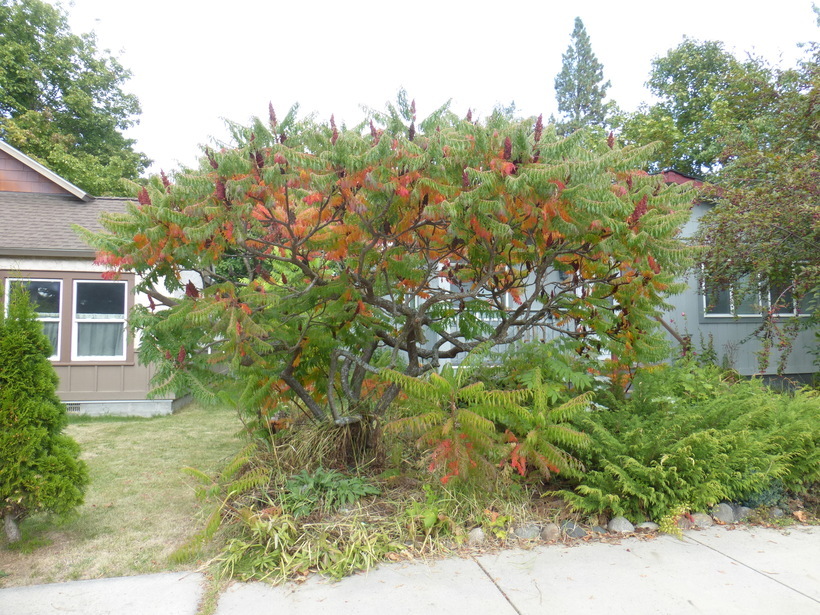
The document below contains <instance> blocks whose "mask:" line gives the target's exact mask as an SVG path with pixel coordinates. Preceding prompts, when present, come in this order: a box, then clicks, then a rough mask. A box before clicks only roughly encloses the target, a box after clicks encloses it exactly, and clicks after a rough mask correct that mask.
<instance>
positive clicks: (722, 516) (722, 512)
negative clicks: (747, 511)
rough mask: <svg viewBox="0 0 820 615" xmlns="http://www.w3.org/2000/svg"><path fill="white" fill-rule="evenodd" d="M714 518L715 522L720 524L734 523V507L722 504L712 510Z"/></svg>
mask: <svg viewBox="0 0 820 615" xmlns="http://www.w3.org/2000/svg"><path fill="white" fill-rule="evenodd" d="M712 517H714V519H715V521H717V522H718V523H724V524H728V523H734V522H735V511H733V510H732V507H731V506H729V505H728V504H727V503H726V502H721V503H720V504H718V505H717V506H715V507H714V508H713V509H712Z"/></svg>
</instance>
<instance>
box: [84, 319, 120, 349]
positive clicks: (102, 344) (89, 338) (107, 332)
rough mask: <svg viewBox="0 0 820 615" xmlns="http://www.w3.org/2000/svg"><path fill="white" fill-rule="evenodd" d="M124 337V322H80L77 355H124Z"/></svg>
mask: <svg viewBox="0 0 820 615" xmlns="http://www.w3.org/2000/svg"><path fill="white" fill-rule="evenodd" d="M123 338H124V336H123V324H122V323H119V322H94V323H79V324H78V325H77V356H80V357H117V356H122V355H123V354H124V352H123Z"/></svg>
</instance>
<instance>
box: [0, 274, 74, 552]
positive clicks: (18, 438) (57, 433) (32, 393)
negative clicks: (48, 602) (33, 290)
mask: <svg viewBox="0 0 820 615" xmlns="http://www.w3.org/2000/svg"><path fill="white" fill-rule="evenodd" d="M51 352H52V350H51V344H50V343H49V341H48V338H47V337H46V336H45V334H44V333H43V329H42V326H41V325H40V323H39V322H38V321H37V318H36V315H35V313H34V310H33V308H32V307H31V305H30V303H29V300H28V295H27V294H26V292H25V291H24V290H23V289H22V288H21V287H16V288H13V289H12V292H11V296H10V301H9V306H8V313H7V314H5V315H4V313H3V311H2V310H0V516H2V517H3V518H4V524H5V530H6V535H7V537H8V539H9V541H10V542H15V541H17V540H19V539H20V538H21V534H20V530H19V527H18V525H17V523H18V521H20V520H21V519H23V518H24V517H26V516H28V515H30V514H32V513H34V512H54V513H57V514H61V513H66V512H68V511H70V510H71V509H72V508H74V507H75V506H77V505H79V504H81V503H82V500H83V491H84V488H85V485H86V484H87V483H88V473H87V469H86V466H85V464H84V463H83V462H82V461H80V460H79V459H78V455H79V446H78V445H77V443H76V442H75V441H74V440H72V439H71V438H70V437H68V436H66V435H64V434H62V430H63V427H64V426H65V424H66V412H65V407H64V406H63V404H62V403H60V400H59V398H58V397H57V394H56V390H57V374H56V373H55V372H54V368H53V367H52V366H51V363H50V362H49V360H48V357H49V355H51Z"/></svg>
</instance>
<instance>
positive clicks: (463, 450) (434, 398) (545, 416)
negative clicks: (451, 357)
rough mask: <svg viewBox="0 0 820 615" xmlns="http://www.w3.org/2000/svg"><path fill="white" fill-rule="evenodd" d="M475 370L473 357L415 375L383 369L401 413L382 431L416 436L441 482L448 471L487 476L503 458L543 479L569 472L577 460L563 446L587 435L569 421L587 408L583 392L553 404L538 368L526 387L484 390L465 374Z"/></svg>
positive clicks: (572, 446) (574, 446) (571, 447)
mask: <svg viewBox="0 0 820 615" xmlns="http://www.w3.org/2000/svg"><path fill="white" fill-rule="evenodd" d="M480 368H481V366H480V365H476V363H475V355H473V356H471V357H470V360H468V361H467V362H465V364H462V366H460V367H459V368H454V367H453V366H451V365H445V366H444V368H442V370H441V372H440V373H432V374H430V375H429V376H428V377H427V378H423V379H422V378H412V377H410V376H407V375H405V374H401V373H399V372H395V371H391V370H385V371H384V372H382V374H383V377H384V378H386V379H387V380H389V381H390V382H392V383H394V384H398V385H400V386H401V387H402V389H403V390H404V392H405V393H406V394H407V396H408V400H407V403H406V412H407V416H404V417H402V418H399V419H397V420H395V421H393V422H392V423H389V424H388V426H387V430H388V431H392V432H394V433H396V432H405V433H409V434H411V435H413V436H414V437H416V438H417V440H416V443H417V445H418V446H419V447H421V448H423V449H425V450H428V451H431V463H430V469H431V471H432V470H442V471H443V472H444V475H443V477H442V479H441V480H442V482H443V483H445V484H446V483H447V481H449V480H450V479H451V478H453V477H455V476H459V477H463V478H468V479H469V478H470V477H475V476H487V475H491V474H493V473H494V472H495V469H496V468H498V467H499V466H501V467H503V466H505V465H508V464H509V465H511V466H512V467H513V469H515V470H516V471H518V472H519V473H520V474H521V475H525V474H526V473H527V471H528V470H529V469H533V468H534V469H536V470H538V471H539V472H540V473H541V474H542V475H543V476H544V477H545V478H550V477H551V476H552V475H553V474H557V473H564V474H566V475H569V476H572V475H574V474H577V473H578V472H579V471H580V470H581V469H582V464H581V462H580V461H579V460H578V459H577V458H576V457H574V456H573V455H572V454H571V453H570V452H569V451H575V450H579V449H582V448H584V447H586V446H587V445H588V440H589V438H588V436H586V435H585V434H583V433H581V432H580V431H578V430H577V429H575V428H574V427H573V426H572V423H571V421H572V419H573V418H574V417H576V416H577V415H578V414H579V413H581V412H583V411H584V410H585V409H587V408H588V407H589V404H590V402H591V393H589V392H588V393H582V394H581V395H576V396H574V397H572V398H570V399H567V400H565V401H563V402H561V401H559V400H561V399H562V398H561V396H558V395H555V394H554V393H555V386H554V383H553V382H551V381H549V382H548V381H545V380H544V379H543V378H542V375H541V369H540V368H535V369H532V370H530V371H529V372H527V373H526V374H525V375H524V377H523V378H521V380H522V382H523V383H524V384H526V388H515V389H493V390H487V388H486V387H485V385H484V383H483V382H481V381H477V380H474V379H473V378H472V373H473V371H474V370H475V369H480ZM556 402H557V403H556Z"/></svg>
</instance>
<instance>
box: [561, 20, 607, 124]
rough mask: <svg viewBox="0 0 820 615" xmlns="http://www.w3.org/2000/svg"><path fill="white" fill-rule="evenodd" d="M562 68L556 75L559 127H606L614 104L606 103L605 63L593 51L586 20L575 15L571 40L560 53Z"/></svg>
mask: <svg viewBox="0 0 820 615" xmlns="http://www.w3.org/2000/svg"><path fill="white" fill-rule="evenodd" d="M561 59H562V62H563V63H562V66H561V72H560V73H558V75H557V76H556V77H555V95H556V98H557V100H558V111H559V112H560V113H561V114H562V116H563V122H562V123H561V124H560V125H559V129H560V130H561V131H562V132H563V133H570V132H573V131H575V130H578V129H579V128H582V127H584V126H599V127H602V128H603V127H604V126H605V124H606V120H607V115H608V113H609V112H610V107H611V104H605V103H604V98H606V91H607V90H608V89H609V86H610V83H609V81H606V82H604V67H603V65H602V64H601V63H600V62H599V61H598V58H597V57H596V56H595V54H594V53H593V52H592V45H591V44H590V41H589V35H588V34H587V31H586V28H584V22H583V21H581V18H580V17H576V18H575V27H574V29H573V30H572V35H571V42H570V44H569V47H567V50H566V52H565V53H564V54H563V55H562V56H561Z"/></svg>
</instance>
